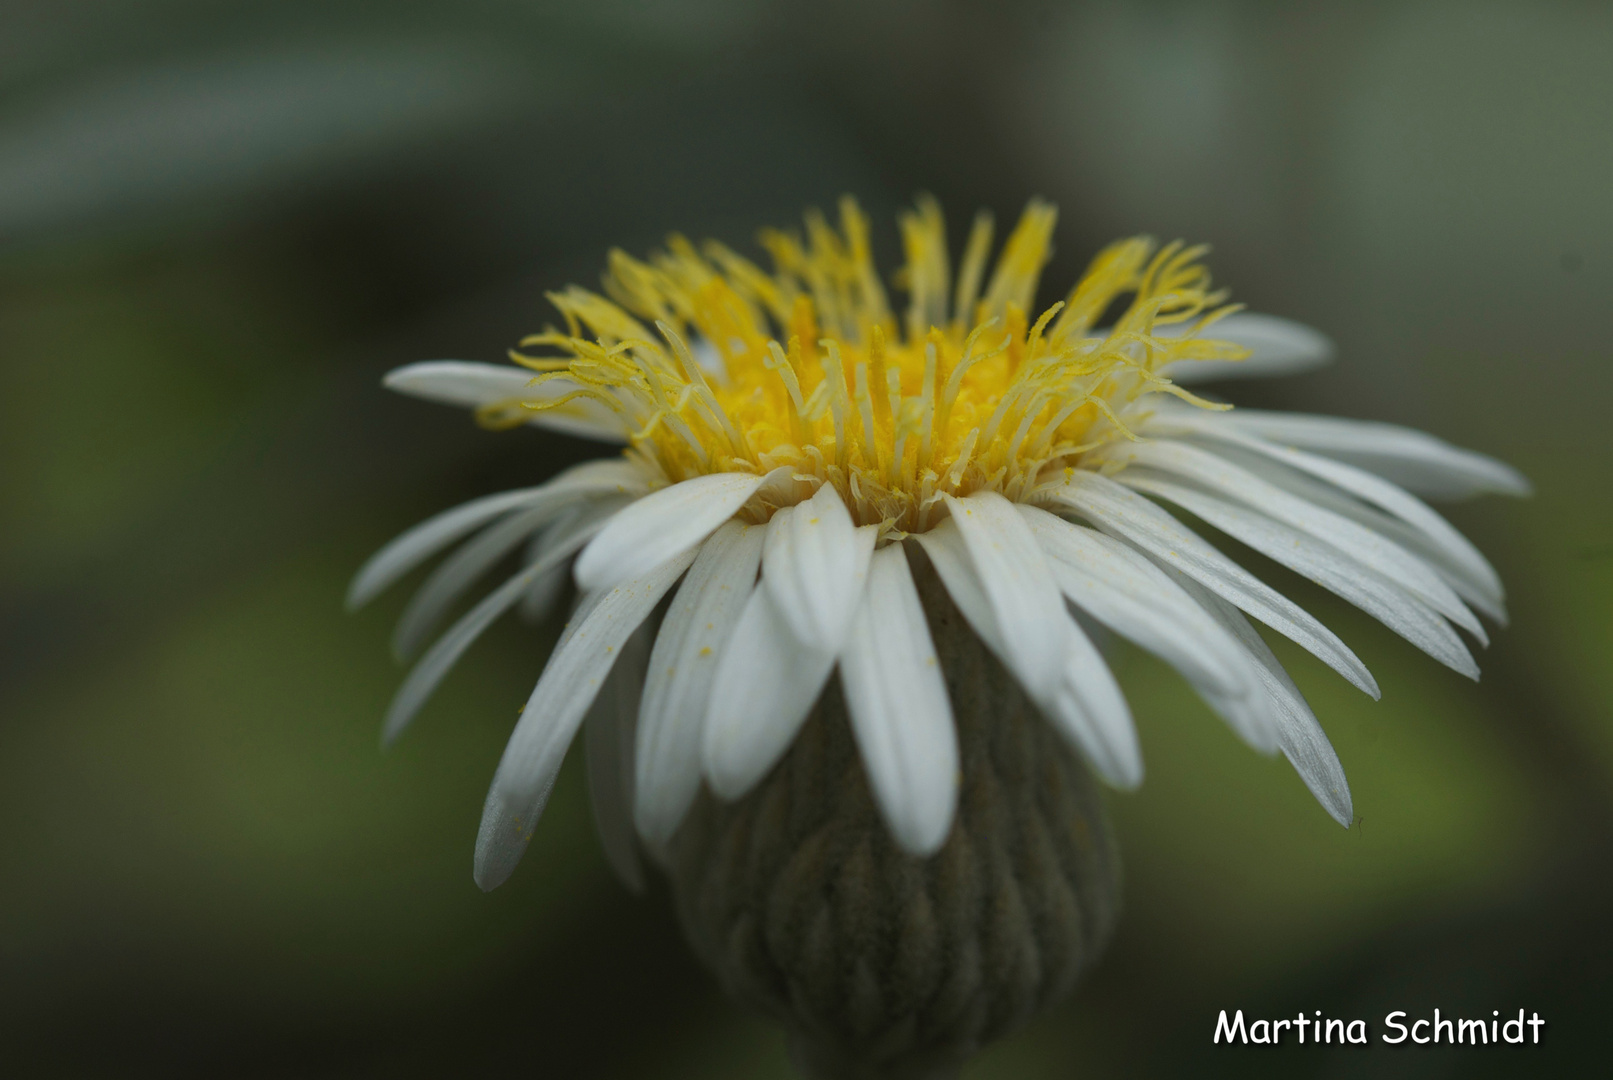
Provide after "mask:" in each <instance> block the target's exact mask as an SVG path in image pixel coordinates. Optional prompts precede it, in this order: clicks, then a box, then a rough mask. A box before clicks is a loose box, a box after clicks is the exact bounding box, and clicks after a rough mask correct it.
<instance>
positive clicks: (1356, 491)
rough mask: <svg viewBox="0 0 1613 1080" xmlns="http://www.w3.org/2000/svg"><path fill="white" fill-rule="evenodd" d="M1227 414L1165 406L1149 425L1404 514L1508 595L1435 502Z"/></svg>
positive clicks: (1491, 587)
mask: <svg viewBox="0 0 1613 1080" xmlns="http://www.w3.org/2000/svg"><path fill="white" fill-rule="evenodd" d="M1225 415H1227V414H1222V413H1206V412H1204V411H1202V410H1199V409H1193V410H1188V409H1170V410H1162V411H1161V412H1160V413H1157V414H1156V415H1155V416H1154V417H1152V418H1151V419H1149V420H1148V421H1146V422H1145V423H1144V424H1143V429H1144V431H1145V433H1147V434H1161V435H1202V436H1204V437H1205V438H1209V439H1214V440H1217V441H1221V442H1225V443H1229V444H1231V445H1233V446H1237V447H1240V448H1242V449H1244V450H1247V451H1249V452H1250V453H1254V454H1259V455H1262V456H1264V457H1266V458H1268V459H1270V460H1272V461H1275V462H1279V463H1281V464H1283V465H1286V466H1288V467H1289V468H1291V469H1294V470H1297V471H1298V472H1302V473H1306V474H1309V475H1310V476H1312V477H1314V478H1316V479H1318V480H1321V481H1323V482H1325V483H1327V484H1331V485H1332V486H1333V487H1335V488H1337V489H1339V490H1340V491H1345V492H1348V493H1349V494H1350V495H1353V496H1355V497H1356V498H1358V499H1360V500H1362V501H1364V502H1366V503H1369V504H1371V505H1373V506H1375V507H1377V508H1378V509H1379V510H1382V511H1384V512H1385V513H1387V514H1390V515H1391V516H1393V517H1396V518H1398V519H1399V520H1400V521H1402V522H1404V523H1405V524H1406V525H1409V526H1410V527H1411V528H1412V529H1414V530H1415V531H1417V532H1418V533H1420V534H1421V535H1422V537H1423V538H1424V540H1425V541H1426V543H1428V544H1429V545H1431V546H1432V547H1433V548H1434V549H1435V550H1436V551H1438V552H1439V553H1440V554H1441V556H1442V557H1443V560H1445V561H1447V562H1449V564H1450V565H1451V566H1453V567H1455V568H1457V569H1458V570H1459V571H1460V572H1461V573H1463V574H1464V576H1466V577H1467V579H1468V580H1471V581H1473V582H1474V583H1476V584H1478V585H1479V586H1480V587H1481V588H1482V589H1483V590H1484V593H1485V595H1486V596H1489V597H1493V598H1494V601H1495V602H1496V603H1500V601H1501V598H1502V595H1503V594H1502V590H1501V578H1500V575H1498V574H1497V573H1496V572H1495V569H1494V568H1493V567H1492V566H1491V565H1490V563H1489V560H1487V559H1486V558H1485V557H1484V556H1483V555H1481V554H1480V553H1479V550H1478V548H1476V547H1474V546H1473V545H1472V543H1470V542H1469V541H1468V539H1467V537H1465V536H1463V535H1462V534H1461V533H1460V532H1457V530H1456V528H1455V527H1454V526H1452V525H1451V523H1450V522H1448V521H1446V520H1445V519H1444V518H1443V517H1441V516H1440V515H1439V514H1438V513H1437V512H1436V511H1435V510H1434V509H1433V508H1432V507H1431V506H1429V505H1428V504H1427V503H1425V502H1423V501H1422V500H1421V499H1419V498H1417V497H1416V496H1415V495H1412V494H1411V493H1410V492H1408V491H1405V490H1403V489H1402V488H1399V487H1396V486H1395V485H1394V484H1391V483H1390V482H1389V481H1387V480H1384V479H1382V478H1381V477H1377V476H1374V475H1372V474H1371V473H1369V472H1367V471H1365V470H1363V469H1358V468H1356V467H1355V466H1353V465H1348V464H1345V463H1343V462H1339V461H1333V460H1330V459H1328V458H1325V457H1320V456H1318V455H1316V454H1311V453H1306V452H1305V451H1303V450H1296V449H1293V448H1292V447H1287V446H1278V445H1276V444H1275V443H1271V442H1268V441H1266V440H1265V439H1262V438H1258V437H1256V436H1254V435H1249V434H1246V433H1244V432H1241V431H1239V430H1238V429H1237V428H1235V427H1231V426H1229V425H1228V424H1226V423H1224V422H1221V421H1223V419H1224V416H1225Z"/></svg>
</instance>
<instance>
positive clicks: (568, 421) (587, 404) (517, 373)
mask: <svg viewBox="0 0 1613 1080" xmlns="http://www.w3.org/2000/svg"><path fill="white" fill-rule="evenodd" d="M534 378H536V373H535V372H531V371H528V370H527V369H525V368H519V367H513V366H511V365H509V364H480V363H476V362H475V361H471V360H424V361H421V362H420V363H416V364H406V365H404V366H403V367H400V368H393V369H392V370H391V371H389V372H387V374H386V377H385V378H384V379H382V380H381V381H382V384H383V385H384V386H385V387H386V388H387V389H388V390H396V391H397V392H398V393H400V394H408V395H409V396H410V397H417V398H424V399H425V400H427V401H436V402H440V403H442V404H445V405H459V406H463V407H465V408H471V409H475V408H479V407H481V406H483V405H492V404H495V403H497V402H501V401H525V402H539V401H553V400H554V399H556V398H559V397H563V396H565V395H566V394H569V393H572V392H574V391H575V390H577V388H578V384H577V383H574V382H572V381H571V380H569V379H549V380H547V381H545V382H542V383H537V384H534V383H533V381H532V380H533V379H534ZM527 422H528V423H529V424H531V425H533V426H534V427H541V428H548V429H549V430H551V431H559V432H563V433H565V434H567V435H576V436H579V437H581V438H584V439H594V440H597V441H599V442H610V443H622V442H626V441H627V437H626V432H625V430H624V428H623V423H622V419H621V418H620V417H619V416H617V415H616V414H615V413H614V412H612V411H611V410H610V409H609V408H608V407H607V406H605V405H602V404H601V403H599V402H598V401H592V400H589V399H587V398H573V399H572V400H571V401H568V402H566V403H565V404H564V405H561V406H557V407H555V408H552V409H541V410H536V411H534V412H533V413H532V419H531V420H529V421H527Z"/></svg>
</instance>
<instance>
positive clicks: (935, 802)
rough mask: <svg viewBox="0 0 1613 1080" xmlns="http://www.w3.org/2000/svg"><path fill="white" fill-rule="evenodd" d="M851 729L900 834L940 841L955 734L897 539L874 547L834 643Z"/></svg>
mask: <svg viewBox="0 0 1613 1080" xmlns="http://www.w3.org/2000/svg"><path fill="white" fill-rule="evenodd" d="M840 682H841V685H842V686H843V687H844V689H845V694H846V707H847V710H848V711H849V713H850V715H851V731H852V734H853V735H854V736H855V737H856V739H857V747H858V749H859V750H861V752H862V759H863V765H864V767H865V768H866V769H867V771H868V783H869V787H870V788H871V789H872V790H873V793H874V801H875V802H876V803H877V804H878V805H879V809H880V813H881V814H882V815H883V816H884V818H885V823H886V824H887V825H888V826H889V827H890V830H891V835H892V836H894V837H895V839H896V843H897V845H898V846H900V847H901V848H902V850H903V851H906V852H907V853H908V854H910V855H921V856H929V855H933V854H935V852H936V851H938V850H940V848H941V845H942V844H943V843H945V842H946V838H947V834H948V833H949V832H950V831H951V829H952V816H953V813H954V811H955V810H956V809H957V803H958V736H957V732H956V730H955V729H954V728H953V724H952V704H951V702H950V700H949V699H948V698H947V688H946V682H945V680H944V679H943V678H942V676H941V666H940V662H939V660H938V659H937V657H936V654H935V644H934V642H932V641H931V640H930V631H929V627H928V626H927V625H926V624H925V621H924V608H923V607H922V606H921V605H920V604H919V594H918V590H917V589H916V588H914V586H913V577H912V574H911V573H910V572H909V571H908V568H907V556H906V554H904V553H903V551H902V546H901V545H900V544H891V545H888V546H887V547H886V548H885V549H884V550H882V551H879V552H877V553H875V554H874V556H873V560H872V564H871V565H870V566H869V569H868V588H867V589H866V590H865V591H864V593H863V596H862V603H861V604H859V605H858V608H857V611H856V615H855V618H854V619H853V621H852V626H851V635H850V637H849V638H847V640H846V643H845V648H844V649H843V650H842V651H841V653H840Z"/></svg>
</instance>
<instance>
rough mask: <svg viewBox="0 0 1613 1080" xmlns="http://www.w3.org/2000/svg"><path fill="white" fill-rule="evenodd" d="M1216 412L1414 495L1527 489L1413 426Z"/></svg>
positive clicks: (1505, 469) (1513, 475)
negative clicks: (1349, 465)
mask: <svg viewBox="0 0 1613 1080" xmlns="http://www.w3.org/2000/svg"><path fill="white" fill-rule="evenodd" d="M1221 415H1223V416H1224V417H1225V420H1226V423H1227V424H1228V425H1229V426H1231V427H1234V428H1236V429H1238V430H1239V431H1243V432H1245V433H1247V434H1250V435H1256V436H1259V437H1260V438H1262V439H1267V440H1269V441H1271V442H1274V443H1278V444H1281V445H1284V446H1296V447H1301V448H1303V449H1306V450H1314V451H1316V452H1317V453H1319V454H1326V455H1327V456H1329V457H1333V458H1338V459H1340V460H1342V461H1348V462H1351V463H1353V464H1356V465H1359V466H1360V467H1361V468H1363V469H1367V470H1368V471H1370V472H1374V473H1377V474H1378V475H1379V476H1382V477H1384V478H1385V479H1388V480H1392V481H1394V482H1395V483H1397V484H1399V485H1400V486H1401V487H1403V488H1406V489H1407V490H1408V491H1415V492H1416V493H1418V494H1419V495H1427V496H1430V497H1432V498H1451V499H1460V498H1468V497H1470V496H1473V495H1479V494H1483V493H1486V492H1495V493H1497V494H1502V495H1527V494H1529V492H1530V486H1529V481H1528V479H1526V478H1525V477H1524V475H1523V474H1522V473H1520V472H1519V471H1518V470H1517V469H1514V468H1513V467H1512V466H1510V465H1508V464H1506V463H1505V462H1501V461H1497V460H1496V459H1495V458H1492V457H1488V456H1486V455H1484V454H1480V453H1476V452H1474V451H1472V450H1464V449H1462V448H1461V447H1458V446H1452V445H1451V444H1450V443H1448V442H1445V441H1444V440H1443V439H1438V438H1435V437H1434V436H1432V435H1429V434H1428V433H1426V432H1422V431H1418V430H1416V429H1415V428H1408V427H1401V426H1400V425H1398V424H1383V423H1378V422H1376V421H1370V420H1347V419H1344V418H1341V417H1335V416H1312V415H1310V414H1308V413H1285V412H1265V411H1262V410H1259V409H1235V410H1233V411H1232V412H1229V413H1224V414H1221Z"/></svg>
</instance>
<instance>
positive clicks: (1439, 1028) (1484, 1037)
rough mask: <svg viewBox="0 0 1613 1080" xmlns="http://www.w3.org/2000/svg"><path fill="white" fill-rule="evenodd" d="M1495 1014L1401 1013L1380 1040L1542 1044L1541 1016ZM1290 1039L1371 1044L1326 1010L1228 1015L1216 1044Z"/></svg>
mask: <svg viewBox="0 0 1613 1080" xmlns="http://www.w3.org/2000/svg"><path fill="white" fill-rule="evenodd" d="M1490 1012H1491V1015H1490V1016H1487V1017H1482V1018H1480V1019H1477V1020H1467V1019H1463V1018H1461V1017H1451V1016H1443V1015H1441V1014H1440V1011H1439V1010H1438V1009H1435V1010H1434V1015H1433V1017H1432V1018H1430V1017H1421V1018H1418V1019H1411V1018H1409V1017H1408V1016H1407V1014H1406V1013H1405V1012H1403V1011H1401V1010H1399V1009H1397V1010H1395V1011H1394V1012H1392V1013H1390V1014H1389V1015H1387V1016H1385V1017H1384V1018H1383V1026H1384V1031H1383V1032H1382V1034H1381V1035H1380V1036H1379V1038H1381V1039H1382V1041H1384V1042H1386V1043H1389V1044H1391V1045H1394V1044H1397V1043H1403V1042H1413V1043H1416V1044H1418V1045H1419V1046H1423V1045H1429V1044H1435V1043H1438V1044H1446V1043H1448V1044H1450V1045H1451V1046H1457V1045H1463V1046H1489V1045H1492V1044H1495V1043H1513V1044H1517V1043H1525V1042H1526V1043H1529V1044H1531V1045H1538V1044H1539V1043H1540V1031H1541V1029H1542V1028H1544V1027H1545V1026H1546V1022H1545V1021H1544V1020H1542V1019H1541V1018H1540V1014H1539V1013H1533V1014H1532V1015H1530V1016H1529V1018H1528V1019H1527V1020H1526V1019H1524V1010H1523V1009H1519V1010H1518V1015H1517V1017H1516V1018H1513V1017H1511V1016H1507V1017H1503V1016H1502V1015H1501V1010H1500V1009H1492V1010H1491V1011H1490ZM1284 1036H1287V1039H1288V1041H1289V1042H1290V1043H1293V1042H1300V1043H1304V1042H1306V1041H1309V1042H1311V1043H1313V1044H1314V1043H1345V1044H1348V1043H1353V1044H1355V1045H1358V1046H1359V1045H1363V1044H1365V1043H1367V1042H1369V1041H1370V1040H1371V1032H1370V1031H1369V1030H1368V1024H1367V1021H1365V1020H1336V1019H1327V1018H1324V1017H1323V1016H1322V1012H1321V1010H1320V1009H1318V1010H1316V1015H1315V1016H1314V1017H1310V1016H1306V1015H1305V1014H1304V1013H1299V1014H1298V1015H1296V1016H1295V1017H1294V1018H1293V1019H1292V1020H1288V1019H1283V1020H1251V1021H1248V1022H1247V1023H1245V1021H1244V1018H1243V1010H1242V1009H1239V1010H1238V1011H1237V1012H1236V1013H1235V1014H1234V1015H1233V1016H1232V1018H1231V1019H1230V1020H1229V1019H1227V1011H1226V1010H1225V1009H1222V1010H1221V1016H1220V1018H1219V1019H1217V1020H1216V1022H1215V1037H1214V1040H1213V1041H1215V1042H1218V1043H1219V1042H1222V1041H1225V1042H1228V1043H1242V1044H1244V1045H1248V1044H1250V1043H1255V1044H1259V1045H1269V1046H1275V1045H1277V1044H1278V1043H1280V1042H1282V1041H1283V1037H1284Z"/></svg>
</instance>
